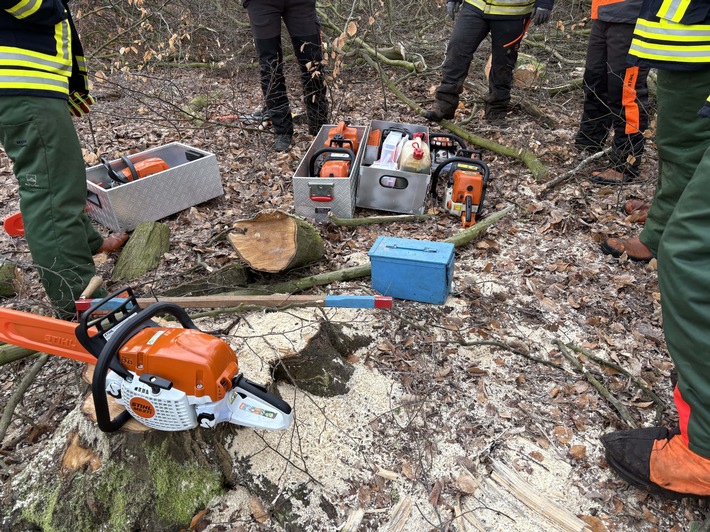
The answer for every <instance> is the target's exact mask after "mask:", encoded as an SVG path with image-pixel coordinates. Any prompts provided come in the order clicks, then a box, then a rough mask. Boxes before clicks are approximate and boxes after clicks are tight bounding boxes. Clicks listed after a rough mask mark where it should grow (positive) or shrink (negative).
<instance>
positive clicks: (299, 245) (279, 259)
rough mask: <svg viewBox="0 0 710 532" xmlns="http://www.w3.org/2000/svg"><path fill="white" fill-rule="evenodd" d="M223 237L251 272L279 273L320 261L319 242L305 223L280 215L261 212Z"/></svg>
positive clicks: (322, 247) (308, 224) (322, 250)
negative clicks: (252, 270) (251, 269)
mask: <svg viewBox="0 0 710 532" xmlns="http://www.w3.org/2000/svg"><path fill="white" fill-rule="evenodd" d="M234 225H235V228H234V231H232V232H231V233H229V235H227V238H228V239H229V242H230V243H231V244H232V246H233V247H234V249H235V250H236V251H237V253H239V256H240V257H241V258H242V259H243V260H244V261H245V262H246V263H247V264H248V265H249V267H250V268H253V269H254V270H258V271H263V272H270V273H274V272H280V271H284V270H289V269H292V268H297V267H299V266H303V265H305V264H309V263H312V262H316V261H318V260H320V259H321V258H322V257H323V253H324V246H323V239H322V238H321V237H320V234H319V233H318V230H317V229H316V228H315V227H314V226H312V225H311V224H310V223H308V222H307V221H305V220H303V219H301V218H298V217H296V216H291V215H289V214H286V213H283V212H281V211H265V212H262V213H259V214H258V215H257V216H256V217H254V218H253V219H251V220H240V221H238V222H237V223H235V224H234Z"/></svg>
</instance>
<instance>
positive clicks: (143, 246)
mask: <svg viewBox="0 0 710 532" xmlns="http://www.w3.org/2000/svg"><path fill="white" fill-rule="evenodd" d="M169 248H170V229H168V226H167V225H165V224H163V223H160V222H143V223H140V224H138V226H137V227H136V229H135V231H133V234H132V235H131V238H129V239H128V242H126V245H125V247H124V248H123V251H122V252H121V255H120V256H119V257H118V262H117V263H116V267H115V268H114V270H113V275H112V276H111V278H112V279H114V280H118V279H124V280H130V279H135V278H136V277H140V276H141V275H143V274H144V273H146V272H149V271H150V270H152V269H153V268H155V267H156V266H157V265H158V264H160V261H161V260H162V259H163V255H164V254H165V253H167V252H168V249H169Z"/></svg>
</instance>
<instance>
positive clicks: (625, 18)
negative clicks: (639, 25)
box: [592, 0, 643, 24]
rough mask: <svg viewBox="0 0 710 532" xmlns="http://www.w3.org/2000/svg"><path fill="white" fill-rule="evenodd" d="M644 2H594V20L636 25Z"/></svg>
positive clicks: (626, 0) (621, 0) (605, 0)
mask: <svg viewBox="0 0 710 532" xmlns="http://www.w3.org/2000/svg"><path fill="white" fill-rule="evenodd" d="M642 4H643V0H592V19H593V20H601V21H604V22H620V23H624V24H635V23H636V19H637V18H638V16H639V13H640V12H641V5H642Z"/></svg>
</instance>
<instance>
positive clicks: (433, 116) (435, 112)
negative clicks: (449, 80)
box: [424, 104, 455, 122]
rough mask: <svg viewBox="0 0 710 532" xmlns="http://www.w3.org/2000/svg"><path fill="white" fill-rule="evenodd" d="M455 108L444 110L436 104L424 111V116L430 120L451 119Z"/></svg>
mask: <svg viewBox="0 0 710 532" xmlns="http://www.w3.org/2000/svg"><path fill="white" fill-rule="evenodd" d="M454 113H455V110H453V109H446V110H444V109H443V108H442V107H440V106H439V105H438V104H437V105H434V107H432V108H431V109H429V110H428V111H426V112H425V113H424V118H426V119H427V120H431V121H432V122H441V121H442V120H451V119H452V118H453V117H454Z"/></svg>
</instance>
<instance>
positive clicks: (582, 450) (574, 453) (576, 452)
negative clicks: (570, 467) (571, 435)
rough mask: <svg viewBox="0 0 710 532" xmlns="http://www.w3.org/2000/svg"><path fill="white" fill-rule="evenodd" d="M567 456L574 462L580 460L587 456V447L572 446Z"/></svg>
mask: <svg viewBox="0 0 710 532" xmlns="http://www.w3.org/2000/svg"><path fill="white" fill-rule="evenodd" d="M569 454H570V456H571V457H572V458H574V459H575V460H582V459H584V458H585V457H586V456H587V447H586V446H585V445H573V446H572V447H570V448H569Z"/></svg>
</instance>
